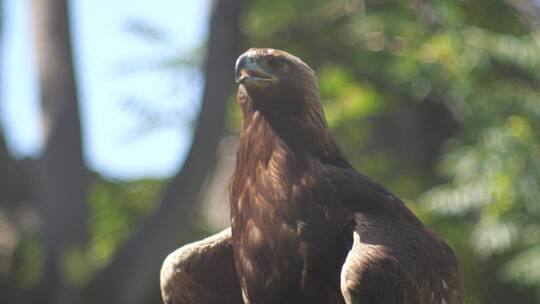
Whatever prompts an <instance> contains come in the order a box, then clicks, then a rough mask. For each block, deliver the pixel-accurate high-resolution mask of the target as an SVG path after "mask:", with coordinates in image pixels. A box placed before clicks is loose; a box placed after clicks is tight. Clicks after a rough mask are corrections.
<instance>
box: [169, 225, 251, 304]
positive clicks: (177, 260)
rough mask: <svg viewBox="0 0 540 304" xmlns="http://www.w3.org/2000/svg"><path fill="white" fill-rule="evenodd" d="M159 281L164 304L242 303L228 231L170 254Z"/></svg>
mask: <svg viewBox="0 0 540 304" xmlns="http://www.w3.org/2000/svg"><path fill="white" fill-rule="evenodd" d="M160 281H161V282H160V283H161V294H162V297H163V302H164V303H166V304H194V303H197V304H205V303H224V304H229V303H235V304H239V303H242V294H241V289H240V284H239V283H238V276H237V273H236V269H235V266H234V259H233V249H232V241H231V229H230V228H227V229H225V230H223V231H221V232H220V233H217V234H215V235H212V236H210V237H208V238H206V239H204V240H201V241H198V242H194V243H191V244H187V245H185V246H183V247H181V248H179V249H177V250H175V251H174V252H172V253H171V254H169V256H167V258H166V259H165V261H164V262H163V266H162V267H161V275H160Z"/></svg>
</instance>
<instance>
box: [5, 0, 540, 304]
mask: <svg viewBox="0 0 540 304" xmlns="http://www.w3.org/2000/svg"><path fill="white" fill-rule="evenodd" d="M0 3H1V12H0V23H1V27H0V35H1V39H0V44H1V45H0V50H1V51H0V65H1V66H0V80H1V81H0V93H1V94H0V123H1V124H0V302H1V303H135V304H136V303H141V304H143V303H161V299H160V295H159V268H160V266H161V262H162V260H163V258H164V257H165V256H166V255H167V254H168V253H169V252H171V251H172V250H174V249H175V248H177V247H179V246H180V245H182V244H184V243H186V242H190V241H192V240H195V239H198V238H201V237H203V236H206V235H209V234H211V233H214V232H216V231H219V230H220V229H222V228H223V227H226V226H228V215H229V206H228V190H227V184H228V180H229V178H230V175H231V173H232V171H233V169H234V161H235V152H236V145H237V143H238V132H239V129H240V126H241V113H240V111H239V108H238V106H237V105H236V104H235V103H234V93H235V84H234V79H233V77H234V75H233V74H234V73H233V71H234V62H235V59H236V57H237V56H238V55H239V54H240V53H242V52H243V51H244V50H245V49H247V48H248V47H252V46H256V47H273V48H279V49H284V50H287V51H289V52H291V53H293V54H296V55H298V56H299V57H301V58H302V59H304V61H306V62H307V63H308V64H309V65H310V66H311V67H313V68H314V70H315V71H316V73H317V75H318V78H319V82H320V89H321V95H322V97H323V102H324V107H325V111H326V116H327V119H328V123H329V125H330V127H331V128H332V131H333V134H334V135H335V137H336V139H337V141H338V143H339V144H340V146H341V147H342V148H343V150H344V152H345V154H346V155H347V157H348V158H349V160H350V161H351V162H352V163H353V164H354V165H355V167H356V168H357V169H358V170H360V171H363V172H365V173H367V174H368V175H370V176H372V177H373V178H374V179H376V180H378V181H379V182H381V183H383V184H385V185H386V186H387V187H388V188H390V190H392V191H393V192H394V193H395V194H397V195H398V196H399V197H401V198H403V199H404V200H405V201H406V203H407V205H408V206H409V207H410V208H411V209H413V210H414V211H415V213H416V214H417V215H418V216H419V217H420V218H421V219H422V220H423V221H424V222H425V223H426V224H427V225H429V226H430V227H432V228H433V229H434V230H435V231H437V232H438V233H439V234H440V235H442V236H443V237H444V239H446V240H447V241H448V242H449V243H450V244H451V246H452V247H453V248H454V250H455V251H456V252H457V254H458V256H459V259H460V261H461V265H462V269H463V275H464V280H465V289H466V299H467V303H472V304H475V303H540V1H535V0H461V1H455V0H433V1H424V0H274V1H265V0H214V1H212V0H202V1H201V0H200V1H178V0H154V1H142V0H138V1H135V0H131V1H128V0H116V1H105V0H0Z"/></svg>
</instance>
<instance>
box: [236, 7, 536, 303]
mask: <svg viewBox="0 0 540 304" xmlns="http://www.w3.org/2000/svg"><path fill="white" fill-rule="evenodd" d="M512 5H519V1H518V2H516V1H501V0H499V1H492V0H474V1H473V0H466V1H452V0H436V1H369V0H365V1H345V0H330V1H317V0H278V1H264V0H255V1H253V3H252V5H251V6H250V8H249V10H248V12H247V14H246V17H245V18H244V21H243V25H242V26H243V28H244V29H245V31H246V33H247V34H248V36H249V38H250V40H251V45H252V46H259V47H264V46H271V47H275V48H282V49H285V50H288V51H290V52H292V53H295V54H296V55H298V56H300V57H301V58H303V59H305V61H306V62H307V63H308V64H309V65H310V66H312V67H313V68H314V69H315V70H316V73H317V75H318V76H319V82H320V89H321V95H322V97H323V102H324V104H325V111H326V114H327V119H328V122H329V125H330V127H331V128H332V130H333V133H334V135H335V137H336V138H337V140H338V142H339V143H340V146H341V147H342V148H343V150H344V152H345V153H346V154H347V156H348V158H349V159H350V160H351V161H352V162H353V164H354V165H355V166H356V167H357V168H359V169H360V170H362V171H364V172H366V173H368V174H369V175H371V176H373V177H375V178H376V179H378V180H380V181H381V182H383V183H384V184H386V185H388V186H389V187H390V188H391V189H392V190H393V191H394V192H396V193H397V194H398V195H399V196H401V197H403V198H405V199H406V200H407V202H408V203H409V205H410V206H411V207H412V208H413V209H414V210H415V212H416V213H417V214H419V216H420V217H421V218H422V219H423V220H424V221H425V222H426V223H428V224H429V225H430V226H431V227H433V228H434V229H435V230H437V231H438V232H439V233H440V234H441V235H443V237H444V238H445V239H447V240H448V241H449V242H450V243H451V244H452V246H453V247H454V249H455V250H456V252H457V253H458V255H459V257H460V260H461V263H462V266H463V272H464V279H465V285H466V286H467V290H466V293H467V302H468V303H507V302H508V301H512V302H515V303H518V302H521V303H530V302H533V301H534V299H535V294H536V295H540V263H539V262H538V261H540V247H539V245H538V244H540V224H539V223H540V202H539V197H540V136H539V134H538V133H539V130H540V44H539V39H538V36H537V35H538V34H537V32H538V28H534V24H539V23H538V19H537V20H536V23H535V22H531V23H528V22H527V21H525V20H529V19H527V18H529V17H530V16H529V17H527V18H525V17H524V16H523V15H522V14H521V13H520V11H519V10H517V9H516V8H515V7H513V6H512ZM537 18H539V17H537ZM428 104H430V105H431V106H430V107H427V105H428ZM441 106H442V108H444V109H446V110H445V111H446V112H447V113H449V115H450V116H451V120H452V121H453V122H454V123H455V125H456V126H457V127H456V128H453V129H452V128H450V129H449V130H450V131H449V132H447V133H444V132H442V133H440V134H438V135H437V136H436V137H429V136H431V135H432V132H431V131H432V130H431V129H435V130H437V128H441V127H440V125H437V124H436V123H437V121H438V120H441V117H442V116H440V115H439V114H437V113H436V112H433V111H432V110H433V109H434V108H437V107H441ZM426 108H427V109H428V112H427V113H428V115H427V116H428V117H429V116H430V115H432V116H433V117H434V118H433V119H432V120H433V121H429V120H428V122H429V123H427V124H425V125H420V127H418V125H417V124H415V119H416V120H418V117H424V116H422V115H425V114H422V113H423V112H422V110H421V109H426ZM235 111H236V110H235ZM430 111H431V112H430ZM411 112H412V113H413V114H414V115H410V113H411ZM238 114H239V113H238V112H236V115H231V116H230V119H231V120H233V121H235V120H238V118H239V115H238ZM415 126H416V127H415ZM388 129H390V130H388ZM407 130H412V131H409V132H407ZM430 132H431V133H430ZM410 133H412V135H411V134H410ZM424 138H425V139H424ZM400 139H401V141H400ZM423 139H424V140H423ZM396 142H397V144H396ZM430 144H433V146H436V147H438V148H436V149H432V150H431V153H425V151H427V150H428V148H429V147H431V146H430ZM443 144H444V145H443ZM404 146H405V147H404ZM430 149H431V148H430ZM416 202H418V203H416ZM536 299H537V300H538V299H539V298H536Z"/></svg>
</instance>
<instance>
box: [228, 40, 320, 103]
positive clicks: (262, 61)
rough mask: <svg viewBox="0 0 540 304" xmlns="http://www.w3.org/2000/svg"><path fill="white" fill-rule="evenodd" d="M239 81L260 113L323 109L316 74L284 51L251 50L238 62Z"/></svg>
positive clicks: (237, 78) (237, 77) (241, 88)
mask: <svg viewBox="0 0 540 304" xmlns="http://www.w3.org/2000/svg"><path fill="white" fill-rule="evenodd" d="M236 82H237V83H238V84H239V86H240V90H241V91H245V93H246V94H247V95H249V99H250V100H251V102H253V106H254V107H256V108H257V109H260V110H264V109H267V110H269V109H270V110H272V111H279V112H286V113H287V114H300V113H303V112H305V110H306V108H312V107H314V108H316V109H320V107H321V106H320V98H319V88H318V85H317V78H316V77H315V73H314V72H313V70H312V69H311V68H310V67H309V66H308V65H307V64H305V63H304V62H303V61H302V60H300V58H298V57H296V56H294V55H291V54H289V53H287V52H285V51H281V50H276V49H270V48H252V49H249V50H248V51H247V52H245V53H244V54H242V55H240V57H239V58H238V60H237V61H236Z"/></svg>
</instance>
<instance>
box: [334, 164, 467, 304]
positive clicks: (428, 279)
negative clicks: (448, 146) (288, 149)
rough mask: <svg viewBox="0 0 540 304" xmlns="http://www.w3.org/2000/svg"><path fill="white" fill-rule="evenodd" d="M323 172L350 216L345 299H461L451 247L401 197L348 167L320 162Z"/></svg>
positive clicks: (443, 302) (456, 302)
mask: <svg viewBox="0 0 540 304" xmlns="http://www.w3.org/2000/svg"><path fill="white" fill-rule="evenodd" d="M325 172H326V174H327V177H328V178H329V179H330V181H331V182H332V184H333V185H334V187H335V190H336V192H337V195H338V197H339V200H340V202H341V203H342V205H343V207H345V208H346V209H348V210H350V211H351V212H352V214H353V216H352V217H353V220H352V221H351V223H350V224H349V226H348V228H349V229H348V230H347V231H345V232H344V233H345V236H346V238H347V239H348V243H351V241H352V245H351V248H350V250H349V252H348V254H347V258H346V260H345V263H344V264H343V266H342V270H341V291H342V294H343V297H344V298H345V301H346V303H348V304H351V303H411V304H413V303H414V304H428V303H429V304H432V303H437V304H460V303H463V299H462V287H461V286H462V285H461V274H460V271H459V267H458V263H457V259H456V257H455V256H454V253H453V251H452V249H451V248H450V247H449V246H448V245H447V244H446V243H445V242H444V241H443V240H441V239H440V238H439V237H438V236H436V235H435V234H434V233H433V232H431V231H430V230H428V229H427V228H426V227H424V226H423V225H422V223H421V222H420V221H419V220H418V219H417V218H416V216H415V215H414V214H413V213H412V212H411V211H410V210H409V209H408V208H407V207H405V205H404V204H403V202H402V201H401V200H399V199H398V198H397V197H395V196H394V195H392V194H391V193H390V192H389V191H387V190H386V189H384V187H382V186H381V185H379V184H377V183H376V182H374V181H372V180H370V179H369V178H368V177H366V176H364V175H361V174H360V173H358V172H356V171H355V170H353V169H352V168H342V167H335V166H331V165H326V166H325Z"/></svg>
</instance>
